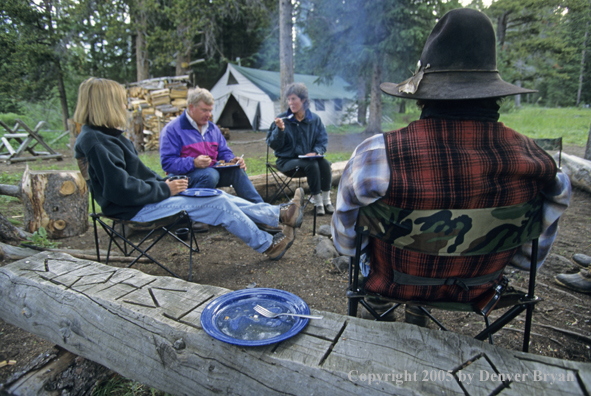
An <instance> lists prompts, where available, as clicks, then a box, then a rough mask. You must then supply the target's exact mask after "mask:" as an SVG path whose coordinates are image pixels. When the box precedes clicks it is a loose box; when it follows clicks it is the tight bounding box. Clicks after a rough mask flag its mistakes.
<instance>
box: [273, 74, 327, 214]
mask: <svg viewBox="0 0 591 396" xmlns="http://www.w3.org/2000/svg"><path fill="white" fill-rule="evenodd" d="M285 97H286V98H287V104H288V105H289V109H288V110H287V112H285V113H281V114H279V116H278V117H277V118H276V119H275V123H274V124H271V127H270V128H269V131H268V132H267V144H268V145H269V147H271V148H272V149H273V150H275V156H276V157H277V163H276V165H277V168H278V169H279V170H280V171H281V172H283V173H286V172H289V171H292V170H294V169H295V168H296V167H299V168H300V169H302V170H303V171H304V173H305V174H306V178H307V179H308V186H310V191H311V193H312V197H313V200H314V206H315V207H316V208H315V210H316V214H317V215H319V216H322V215H324V213H328V214H332V213H333V212H334V207H333V205H332V203H331V200H330V187H331V185H332V170H331V168H330V166H331V163H330V162H329V161H328V160H326V159H325V158H324V157H323V156H324V153H326V148H327V145H328V134H327V133H326V129H325V128H324V125H323V124H322V120H320V117H318V115H316V114H314V113H312V112H311V111H310V109H309V107H310V100H309V99H308V89H307V88H306V86H305V85H304V84H302V83H293V84H291V85H289V86H288V87H287V89H286V90H285ZM305 157H309V158H305Z"/></svg>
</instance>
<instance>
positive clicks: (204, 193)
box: [178, 188, 222, 198]
mask: <svg viewBox="0 0 591 396" xmlns="http://www.w3.org/2000/svg"><path fill="white" fill-rule="evenodd" d="M178 195H184V196H185V197H197V198H199V197H215V196H216V195H222V190H217V189H215V188H187V189H186V190H185V191H181V192H180V193H179V194H178Z"/></svg>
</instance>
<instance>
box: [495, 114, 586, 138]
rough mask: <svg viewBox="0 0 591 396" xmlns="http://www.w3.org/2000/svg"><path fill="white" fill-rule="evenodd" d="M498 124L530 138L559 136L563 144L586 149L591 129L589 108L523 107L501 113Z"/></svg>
mask: <svg viewBox="0 0 591 396" xmlns="http://www.w3.org/2000/svg"><path fill="white" fill-rule="evenodd" d="M499 121H501V122H503V123H504V124H505V125H507V126H508V127H509V128H512V129H515V130H516V131H518V132H520V133H522V134H524V135H526V136H529V137H531V138H555V137H560V136H562V139H563V143H564V144H572V145H575V146H580V147H585V145H586V144H587V138H588V136H589V127H590V126H591V109H579V108H561V109H547V108H542V107H537V106H525V107H523V108H522V109H519V110H516V111H512V112H509V113H504V114H501V118H500V120H499Z"/></svg>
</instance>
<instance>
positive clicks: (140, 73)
mask: <svg viewBox="0 0 591 396" xmlns="http://www.w3.org/2000/svg"><path fill="white" fill-rule="evenodd" d="M135 23H136V26H137V28H136V36H135V56H136V66H137V80H138V81H142V80H146V79H148V78H149V76H150V65H149V63H148V49H147V48H146V38H145V35H146V32H147V25H148V17H147V15H146V10H145V5H144V1H143V0H141V1H138V4H137V9H136V12H135Z"/></svg>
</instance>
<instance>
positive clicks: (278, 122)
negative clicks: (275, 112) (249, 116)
mask: <svg viewBox="0 0 591 396" xmlns="http://www.w3.org/2000/svg"><path fill="white" fill-rule="evenodd" d="M275 125H277V128H279V129H280V130H284V129H285V124H284V123H283V120H282V119H281V118H275Z"/></svg>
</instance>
